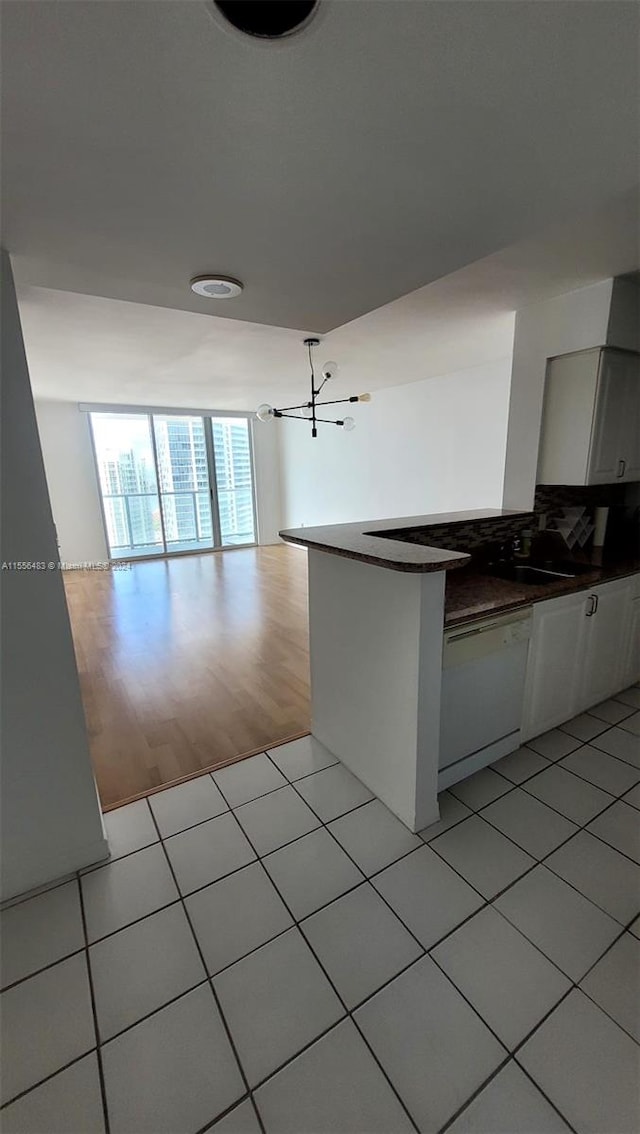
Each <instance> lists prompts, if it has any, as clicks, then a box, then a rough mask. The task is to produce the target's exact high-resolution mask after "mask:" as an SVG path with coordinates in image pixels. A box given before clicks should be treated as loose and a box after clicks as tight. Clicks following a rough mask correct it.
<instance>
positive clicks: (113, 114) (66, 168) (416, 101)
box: [3, 0, 640, 407]
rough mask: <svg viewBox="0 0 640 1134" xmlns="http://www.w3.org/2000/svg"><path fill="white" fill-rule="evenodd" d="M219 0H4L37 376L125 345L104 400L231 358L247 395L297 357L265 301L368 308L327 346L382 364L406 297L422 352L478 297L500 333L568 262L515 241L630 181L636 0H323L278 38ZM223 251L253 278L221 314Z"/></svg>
mask: <svg viewBox="0 0 640 1134" xmlns="http://www.w3.org/2000/svg"><path fill="white" fill-rule="evenodd" d="M212 13H213V8H212V5H211V3H210V2H209V0H156V2H154V0H37V2H32V0H18V2H9V3H4V4H3V51H4V77H3V114H4V145H5V153H4V218H3V219H4V243H5V244H6V246H7V247H8V249H9V251H10V252H11V253H12V257H13V262H14V268H15V273H16V278H17V280H18V283H19V285H20V286H21V288H22V297H23V311H24V313H25V320H26V325H27V329H28V330H29V326H30V325H31V326H33V322H34V320H36V321H37V319H40V320H41V323H40V330H39V332H38V334H39V336H40V339H39V342H34V341H32V342H31V344H30V352H31V354H32V355H33V357H34V360H35V361H36V363H37V365H36V383H40V382H41V381H44V379H41V377H39V376H38V372H39V371H40V363H41V362H42V361H43V352H45V351H46V350H50V358H49V362H50V364H51V372H52V373H55V374H56V382H58V383H59V388H60V389H64V390H66V391H69V390H71V389H73V390H74V391H76V390H77V387H78V385H82V386H83V387H85V386H86V387H87V392H86V396H87V397H90V396H94V395H93V394H92V393H91V390H92V389H93V388H94V387H95V388H96V391H97V388H99V387H101V385H102V384H104V382H105V381H106V376H107V372H109V375H110V381H111V393H110V400H116V399H117V398H120V397H127V398H129V397H130V396H131V397H133V396H134V392H135V391H136V390H137V391H138V395H137V396H139V397H142V395H143V392H144V391H146V394H147V395H149V396H150V391H151V389H152V388H153V400H154V401H156V402H157V401H158V400H160V398H159V394H160V393H161V391H162V390H163V389H165V388H166V389H167V396H168V393H169V390H170V389H171V388H173V387H175V385H176V383H177V384H178V385H179V386H180V388H181V389H183V390H184V391H185V398H186V396H187V392H188V397H189V399H190V400H192V399H193V398H194V397H195V396H196V392H197V391H200V395H199V398H198V400H200V399H201V397H202V390H203V388H208V385H211V383H213V385H214V386H215V388H216V389H217V391H218V394H217V396H216V401H217V402H218V404H219V405H220V406H221V407H222V406H223V404H224V403H225V402H228V403H232V402H234V401H237V400H238V398H239V396H240V395H239V392H238V390H239V387H238V383H241V384H242V385H241V388H242V396H243V397H251V398H253V397H254V392H255V391H254V387H255V389H257V388H258V387H260V386H261V385H262V378H263V377H264V375H265V371H269V372H270V374H271V375H272V376H273V375H274V374H275V373H277V374H278V375H280V374H282V375H283V381H284V384H285V385H286V384H287V382H288V381H289V379H290V378H291V380H293V371H294V369H296V368H297V365H298V363H297V359H298V352H297V349H296V348H295V341H296V338H297V337H300V336H296V334H291V333H289V332H287V331H283V330H273V331H269V330H265V331H262V332H259V330H258V329H257V326H256V325H257V324H265V325H268V326H270V327H274V328H297V329H308V330H310V331H326V330H327V329H329V328H336V327H343V326H344V324H346V323H350V326H349V327H346V328H344V329H343V330H342V331H340V332H336V333H335V339H333V341H332V347H331V353H332V354H334V355H337V354H338V353H339V350H338V348H339V347H340V348H341V351H342V353H343V355H344V360H345V371H346V370H347V367H348V366H350V365H351V358H354V359H355V358H356V357H357V358H358V360H359V363H360V364H362V365H363V366H365V360H366V369H367V371H370V370H371V366H373V365H375V366H379V365H380V357H381V352H382V353H383V352H384V351H387V355H389V354H391V357H387V363H386V365H385V367H384V369H385V379H386V380H385V384H387V385H388V384H390V383H391V381H394V380H397V375H398V373H399V371H398V372H396V368H395V367H394V362H393V357H392V355H393V353H395V352H397V351H398V349H399V347H398V332H399V331H401V332H404V330H405V328H406V326H407V321H408V323H409V324H410V325H411V328H412V333H414V332H415V333H416V338H415V341H414V346H415V350H414V351H413V353H411V352H409V355H408V357H407V360H406V361H407V362H408V363H409V364H410V365H409V373H410V375H411V376H412V375H413V369H412V367H414V366H415V367H417V368H418V369H420V370H422V369H423V368H424V369H427V370H432V369H433V368H434V367H436V368H437V369H438V370H439V372H442V371H443V368H446V369H451V366H450V361H451V357H450V356H452V355H455V356H456V358H457V357H459V356H460V355H462V356H464V353H465V351H464V350H460V349H458V347H456V344H452V343H451V341H450V340H451V337H452V335H453V333H454V330H455V327H454V323H455V320H454V322H451V320H452V319H453V314H455V313H456V312H457V317H458V318H461V317H462V316H461V313H462V314H463V316H464V318H463V322H462V324H455V326H458V327H459V330H460V333H461V334H462V335H463V337H464V338H465V342H466V341H467V339H468V340H469V342H472V341H473V345H474V346H475V348H476V349H475V353H474V360H475V361H482V359H481V357H478V356H480V355H482V352H483V346H482V335H483V332H482V331H481V330H480V328H479V319H480V317H481V316H482V317H483V318H484V319H488V320H489V322H488V323H486V334H487V337H488V338H491V337H492V335H493V334H494V333H495V334H496V335H498V336H499V335H500V334H504V327H505V325H506V324H505V323H504V319H503V315H504V311H505V310H508V309H509V308H508V305H510V306H511V307H513V306H516V305H517V304H515V303H514V295H515V294H516V293H517V294H519V295H521V296H522V295H524V296H525V298H526V297H527V296H530V295H531V294H536V288H537V289H538V292H539V291H540V288H541V287H543V288H544V287H549V286H550V284H549V279H550V278H555V277H556V276H559V277H562V278H564V277H565V276H567V275H571V273H572V270H573V276H574V277H575V275H576V269H575V268H574V269H570V266H569V265H568V264H567V263H566V262H563V263H562V264H560V265H555V266H553V265H551V266H550V264H549V262H548V256H547V260H546V261H545V265H544V266H543V267H542V268H540V267H536V254H534V252H533V251H532V250H531V248H530V250H529V256H530V263H529V270H530V271H531V273H532V280H529V281H528V282H527V280H526V279H525V278H524V277H523V276H522V262H521V261H520V260H518V261H517V262H516V263H515V264H512V266H511V267H510V266H509V259H508V256H507V260H506V261H501V260H500V255H503V253H502V251H501V250H504V249H507V248H511V247H513V246H514V245H516V246H517V247H518V248H520V247H521V246H522V242H523V241H524V242H525V246H526V242H527V241H528V240H530V239H531V238H533V237H534V236H535V235H536V234H537V233H541V232H546V231H547V230H549V229H550V228H551V227H553V226H555V225H561V224H564V223H566V222H567V221H568V220H570V219H571V218H573V217H575V216H576V215H583V214H587V213H593V214H596V213H598V214H599V213H600V212H601V210H603V209H606V208H608V207H609V206H610V204H611V202H613V201H614V199H615V198H617V197H618V196H619V195H620V194H624V193H628V192H629V191H630V190H631V188H632V186H633V185H634V183H635V182H636V181H637V169H638V143H637V95H638V76H637V42H638V20H639V17H640V7H639V6H638V5H637V4H636V3H635V2H633V0H629V2H627V0H613V2H610V0H584V2H581V0H568V2H566V0H553V2H541V0H518V2H512V3H505V2H503V0H498V2H494V0H483V2H482V3H480V2H478V0H450V2H447V0H445V2H442V0H359V2H356V0H350V2H346V0H322V3H321V5H320V11H319V14H318V16H317V18H316V19H315V20H314V21H313V22H312V23H311V24H310V26H309V27H308V28H307V29H306V30H305V31H304V32H302V33H300V34H299V35H297V36H292V37H291V38H290V39H288V40H286V41H282V42H280V43H276V44H269V43H264V42H260V41H253V40H250V39H248V38H246V37H243V36H241V35H239V34H238V33H236V32H234V31H233V30H231V29H229V28H228V27H227V26H226V25H224V24H223V23H222V22H221V19H220V18H219V17H217V16H216V15H215V14H212ZM590 239H591V236H590V235H588V241H589V240H590ZM496 254H499V255H498V259H497V260H494V257H495V256H496ZM632 254H633V257H634V259H636V248H635V247H634V248H633V253H632ZM605 259H606V257H605ZM612 259H613V257H610V260H612ZM478 261H479V262H480V263H481V265H485V268H482V267H480V268H479V269H478V268H477V267H474V268H471V269H469V270H470V272H471V274H470V276H465V275H464V272H465V271H466V270H467V266H468V265H477V262H478ZM486 265H489V268H488V269H487V268H486ZM496 265H497V268H496ZM532 265H533V266H532ZM634 266H637V264H636V263H633V264H630V265H629V267H634ZM494 269H496V270H497V272H498V276H497V277H496V276H495V275H494ZM207 270H215V271H219V272H222V273H227V274H230V275H236V276H239V277H240V278H241V279H243V280H244V282H245V284H246V291H245V293H244V294H243V296H242V297H241V298H240V299H238V300H236V301H233V302H230V303H229V304H228V306H224V307H223V308H222V307H220V306H218V307H216V308H215V310H216V311H219V310H223V312H224V316H225V318H224V319H220V318H218V317H214V318H211V317H210V316H209V315H208V314H204V313H208V312H210V311H212V310H214V308H212V306H211V304H210V303H208V302H207V301H206V300H202V299H199V298H197V297H195V296H193V295H192V294H191V292H190V291H189V289H188V279H189V277H190V276H191V275H193V274H196V273H200V272H204V271H207ZM461 270H462V272H461ZM485 270H486V271H488V276H487V275H485ZM589 270H590V269H586V268H585V269H583V274H582V276H581V277H580V278H581V279H582V278H586V277H588V275H589ZM613 270H615V269H614V268H610V267H609V266H605V268H604V271H603V272H602V271H601V274H611V272H612V271H613ZM451 273H455V275H454V276H453V279H452V282H450V283H449V284H445V285H444V291H439V290H438V289H439V288H440V287H441V285H440V284H436V283H434V282H433V281H438V280H442V279H443V277H445V276H450V275H451ZM536 273H537V274H536ZM511 276H514V277H515V276H517V278H514V279H511V278H510V277H511ZM543 277H544V280H545V281H546V282H544V281H543ZM461 280H462V283H461V282H460V281H461ZM532 281H533V282H532ZM428 284H432V286H433V288H434V289H435V290H434V291H433V292H430V291H429V289H428V288H427V291H426V292H425V291H424V290H422V289H424V287H425V285H428ZM554 286H555V285H554ZM485 287H486V288H487V289H488V295H487V293H485V292H484V291H482V290H481V291H478V288H480V289H483V288H485ZM32 288H45V289H54V288H55V289H56V290H57V292H58V294H56V295H52V294H51V293H50V292H35V291H33V290H30V289H32ZM469 288H471V291H469V290H468V289H469ZM416 289H421V290H419V291H416ZM448 289H451V290H448ZM458 289H461V290H458ZM474 289H475V290H474ZM558 290H560V288H558ZM61 292H68V293H71V292H74V293H85V295H88V296H100V297H106V298H108V299H111V300H118V301H120V302H118V303H117V304H107V305H106V306H105V305H104V304H103V303H101V302H100V301H99V300H92V299H81V298H78V296H77V295H76V296H73V295H67V296H66V297H65V296H63V295H62V294H60V293H61ZM411 292H414V293H416V294H415V295H414V296H413V298H410V299H409V300H408V301H407V302H405V301H404V300H401V301H400V306H398V307H395V306H394V307H392V308H391V309H387V311H386V314H383V315H380V314H379V313H378V314H374V315H372V316H370V317H367V318H371V319H372V320H373V323H367V322H366V319H365V321H364V322H362V321H360V320H359V319H357V317H359V316H362V315H363V314H364V313H366V312H370V311H374V310H375V309H378V308H380V307H382V306H383V305H385V304H387V303H389V302H390V301H392V300H394V299H397V298H398V297H400V296H406V295H407V294H408V293H411ZM122 301H135V302H137V303H143V304H149V305H154V306H148V307H138V308H135V309H129V308H127V307H126V305H123V303H122ZM456 305H457V306H456ZM159 308H171V309H172V311H171V312H169V313H167V312H165V313H162V312H161V311H160V310H159ZM454 309H455V311H454ZM181 312H200V313H202V314H201V315H200V316H196V315H193V316H191V315H185V316H184V318H183V316H182V315H181ZM452 312H453V314H452ZM36 314H37V319H36ZM227 316H228V319H227V318H226V317H227ZM435 317H437V319H438V320H439V321H440V325H439V326H435V325H434V323H433V320H434V318H435ZM354 319H357V321H356V323H353V322H351V321H352V320H354ZM416 319H417V320H418V323H416ZM492 319H493V320H495V323H494V324H492V322H491V320H492ZM236 320H240V321H241V324H238V323H235V326H234V321H236ZM376 320H377V321H376ZM418 324H419V325H418ZM372 327H373V328H375V329H377V332H379V334H380V336H381V339H380V341H379V342H378V343H374V341H373V338H371V337H370V335H371V332H372ZM43 328H46V330H43ZM365 332H366V335H367V337H366V338H365V339H364V340H363V338H362V335H363V334H364V333H365ZM29 333H30V334H31V332H29ZM65 334H66V338H65ZM70 336H72V339H71V338H70ZM340 336H343V337H342V338H341V337H340ZM385 336H386V338H385ZM465 336H466V337H465ZM334 343H335V346H334V345H333V344H334ZM385 343H386V344H387V345H386V346H385V345H384V344H385ZM426 347H429V349H430V350H432V352H433V358H430V359H429V361H427V360H426V359H425V358H424V356H423V355H424V350H425V348H426ZM491 349H492V350H493V351H494V352H495V349H496V344H495V343H494V344H493V346H492V347H491ZM350 352H353V353H352V354H350ZM470 353H473V352H470ZM448 358H449V362H448V361H447V359H448ZM56 359H57V360H58V362H57V363H56V361H55V360H56ZM65 360H66V361H65ZM370 364H371V365H370ZM402 369H403V373H404V377H403V380H407V373H408V372H407V369H406V368H405V367H403V368H402ZM296 372H297V370H296ZM416 376H418V375H416ZM51 380H52V379H50V378H49V377H48V378H47V379H46V381H47V382H49V381H51ZM270 380H271V379H270ZM376 380H377V379H376ZM371 384H374V379H372V381H371ZM73 396H76V393H74V395H73ZM171 400H172V401H174V402H175V401H176V400H177V397H176V395H175V394H172V395H171Z"/></svg>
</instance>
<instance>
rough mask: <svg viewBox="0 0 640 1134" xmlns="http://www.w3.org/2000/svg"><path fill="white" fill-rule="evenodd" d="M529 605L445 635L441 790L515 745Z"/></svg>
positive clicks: (454, 628)
mask: <svg viewBox="0 0 640 1134" xmlns="http://www.w3.org/2000/svg"><path fill="white" fill-rule="evenodd" d="M530 631H531V607H525V608H524V609H523V610H518V611H512V612H510V613H509V614H504V615H501V616H500V617H498V618H490V619H487V620H486V621H484V622H475V623H473V624H472V625H468V624H467V625H465V626H457V627H453V628H452V629H451V630H448V631H445V636H444V648H443V658H442V700H441V715H440V761H439V764H440V776H439V781H438V786H439V787H440V789H442V788H443V787H447V786H449V784H453V783H457V782H458V781H459V780H461V779H464V778H465V777H466V776H468V775H471V773H472V772H474V771H477V769H478V768H483V767H485V766H486V765H487V764H490V763H492V762H493V760H497V759H499V758H500V757H501V756H504V755H506V753H507V752H511V751H513V750H514V749H515V748H517V747H518V746H519V743H520V727H521V721H522V702H523V697H524V682H525V673H526V667H527V652H528V648H529V636H530Z"/></svg>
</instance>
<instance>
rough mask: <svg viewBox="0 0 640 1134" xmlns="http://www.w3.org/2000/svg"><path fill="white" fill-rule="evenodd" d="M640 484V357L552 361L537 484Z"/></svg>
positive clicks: (601, 355) (590, 353) (610, 354)
mask: <svg viewBox="0 0 640 1134" xmlns="http://www.w3.org/2000/svg"><path fill="white" fill-rule="evenodd" d="M630 480H640V355H637V354H633V353H632V352H630V351H622V350H614V349H611V348H599V349H596V350H586V351H579V352H577V353H575V354H567V355H563V356H561V357H560V358H553V359H551V360H550V362H549V365H548V368H547V378H546V384H545V397H544V410H543V416H542V428H541V434H540V454H539V460H538V476H537V481H538V484H611V483H614V482H618V481H630Z"/></svg>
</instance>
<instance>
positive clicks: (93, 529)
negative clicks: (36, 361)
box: [35, 399, 109, 563]
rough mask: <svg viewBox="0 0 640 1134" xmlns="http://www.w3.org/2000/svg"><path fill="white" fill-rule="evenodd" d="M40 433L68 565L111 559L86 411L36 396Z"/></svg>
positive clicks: (51, 494)
mask: <svg viewBox="0 0 640 1134" xmlns="http://www.w3.org/2000/svg"><path fill="white" fill-rule="evenodd" d="M35 407H36V417H37V419H38V432H39V434H40V444H41V445H42V454H43V457H44V463H45V469H46V473H47V483H48V486H49V496H50V498H51V508H52V511H53V519H54V522H55V525H56V531H57V535H58V543H59V544H60V558H61V560H63V561H64V562H66V563H85V562H86V563H89V562H102V561H104V560H105V559H108V558H109V551H108V549H107V541H106V539H105V534H104V525H103V523H102V516H101V513H100V493H99V489H98V480H97V477H96V469H95V463H94V460H93V452H92V449H91V438H90V435H89V430H90V425H89V418H88V415H87V414H86V413H80V411H79V409H78V407H77V405H76V404H75V403H74V402H55V401H44V400H40V399H37V400H36V403H35Z"/></svg>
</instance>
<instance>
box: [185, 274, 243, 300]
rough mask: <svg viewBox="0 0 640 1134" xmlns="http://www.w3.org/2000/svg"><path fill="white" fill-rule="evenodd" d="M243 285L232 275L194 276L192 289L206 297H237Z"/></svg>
mask: <svg viewBox="0 0 640 1134" xmlns="http://www.w3.org/2000/svg"><path fill="white" fill-rule="evenodd" d="M243 286H244V285H243V284H241V283H240V280H234V279H232V278H231V276H194V277H193V279H192V280H191V290H192V291H195V293H196V295H202V296H204V298H205V299H235V297H236V296H237V295H240V294H241V292H242V289H243Z"/></svg>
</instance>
